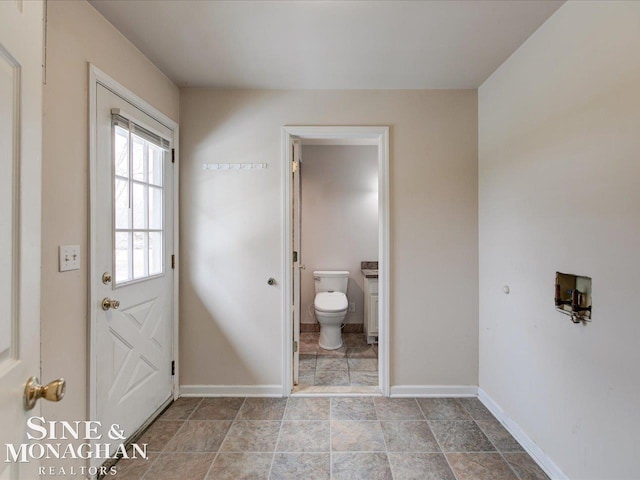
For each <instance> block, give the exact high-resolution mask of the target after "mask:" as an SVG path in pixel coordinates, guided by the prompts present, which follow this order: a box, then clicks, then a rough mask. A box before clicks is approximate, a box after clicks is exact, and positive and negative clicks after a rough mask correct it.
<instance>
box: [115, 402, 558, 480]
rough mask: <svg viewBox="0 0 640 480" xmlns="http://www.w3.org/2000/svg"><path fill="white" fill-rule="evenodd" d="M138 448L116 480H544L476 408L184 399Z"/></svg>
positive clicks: (490, 418) (495, 424) (459, 404)
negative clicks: (143, 450)
mask: <svg viewBox="0 0 640 480" xmlns="http://www.w3.org/2000/svg"><path fill="white" fill-rule="evenodd" d="M137 443H148V445H149V447H148V449H149V451H150V453H149V459H148V460H141V459H138V460H121V461H120V462H118V464H117V465H116V467H117V470H118V473H117V475H116V476H115V478H117V479H119V480H123V479H124V480H152V479H153V480H205V479H208V480H209V479H217V480H226V479H230V480H241V479H250V480H254V479H255V480H258V479H265V480H267V479H295V480H307V479H318V480H320V479H335V480H339V479H349V480H357V479H363V480H364V479H366V480H378V479H381V480H391V479H395V480H409V479H423V480H425V479H426V480H548V477H547V476H546V475H545V474H544V473H543V471H542V470H541V469H540V468H539V467H538V466H537V465H536V464H535V462H534V461H533V460H532V459H531V458H530V457H529V455H528V454H527V453H525V452H524V451H523V450H522V448H521V447H520V445H519V444H518V443H517V442H516V441H515V439H514V438H513V437H511V435H510V434H509V433H508V432H507V431H506V430H505V429H504V428H503V427H502V426H501V425H500V423H499V422H498V421H497V420H496V419H495V418H494V417H493V416H492V415H491V413H490V412H489V411H488V410H487V409H486V408H485V407H484V406H483V405H482V404H481V403H480V402H479V401H478V400H477V399H475V398H467V399H453V398H444V399H424V398H422V399H413V398H402V399H388V398H382V397H290V398H288V399H287V398H204V399H203V398H181V399H179V400H178V401H176V402H175V403H174V404H173V405H172V406H171V407H170V408H169V409H168V410H167V411H165V412H164V413H163V414H162V415H161V416H160V418H159V419H158V420H156V421H155V422H154V423H153V424H152V425H151V426H150V427H149V429H148V430H147V431H146V432H145V433H144V435H143V436H142V437H141V438H140V439H139V440H138V442H137ZM110 478H114V477H110Z"/></svg>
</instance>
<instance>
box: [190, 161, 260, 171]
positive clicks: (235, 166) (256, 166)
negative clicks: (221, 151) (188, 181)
mask: <svg viewBox="0 0 640 480" xmlns="http://www.w3.org/2000/svg"><path fill="white" fill-rule="evenodd" d="M268 166H269V164H268V163H203V164H202V170H264V169H266V168H267V167H268Z"/></svg>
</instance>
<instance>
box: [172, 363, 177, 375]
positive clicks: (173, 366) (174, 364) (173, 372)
mask: <svg viewBox="0 0 640 480" xmlns="http://www.w3.org/2000/svg"><path fill="white" fill-rule="evenodd" d="M175 374H176V361H175V360H171V376H174V375H175Z"/></svg>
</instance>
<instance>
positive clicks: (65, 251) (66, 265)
mask: <svg viewBox="0 0 640 480" xmlns="http://www.w3.org/2000/svg"><path fill="white" fill-rule="evenodd" d="M58 253H59V257H60V264H59V268H58V271H60V272H68V271H69V270H80V245H60V246H59V247H58Z"/></svg>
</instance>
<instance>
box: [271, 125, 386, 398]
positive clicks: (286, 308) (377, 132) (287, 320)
mask: <svg viewBox="0 0 640 480" xmlns="http://www.w3.org/2000/svg"><path fill="white" fill-rule="evenodd" d="M294 137H296V138H301V139H314V140H318V139H343V140H354V142H355V141H357V140H363V139H368V140H374V141H376V142H377V145H378V255H379V256H378V266H379V268H378V272H379V294H378V295H379V297H378V298H379V302H380V307H379V313H378V321H379V329H380V330H379V333H380V335H379V337H378V338H379V339H380V342H379V344H378V370H379V378H378V384H379V386H380V390H381V391H382V395H384V396H385V397H388V396H389V313H390V309H389V285H390V284H389V261H390V258H391V257H390V254H389V251H390V250H389V231H390V228H389V127H380V126H378V127H375V126H371V127H365V126H358V127H346V126H342V127H340V126H322V127H317V126H285V127H282V165H281V170H282V222H283V228H284V230H283V233H282V258H283V265H282V278H283V287H284V288H283V289H282V290H283V292H282V319H283V334H284V336H283V346H284V348H283V357H282V394H283V396H285V397H288V396H289V395H291V389H292V388H293V361H292V358H293V342H292V338H293V326H292V325H291V298H292V297H291V296H292V276H291V271H292V260H293V248H292V245H291V228H292V225H291V208H292V203H291V202H292V198H291V164H292V161H293V159H292V151H291V145H292V142H293V140H294Z"/></svg>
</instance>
